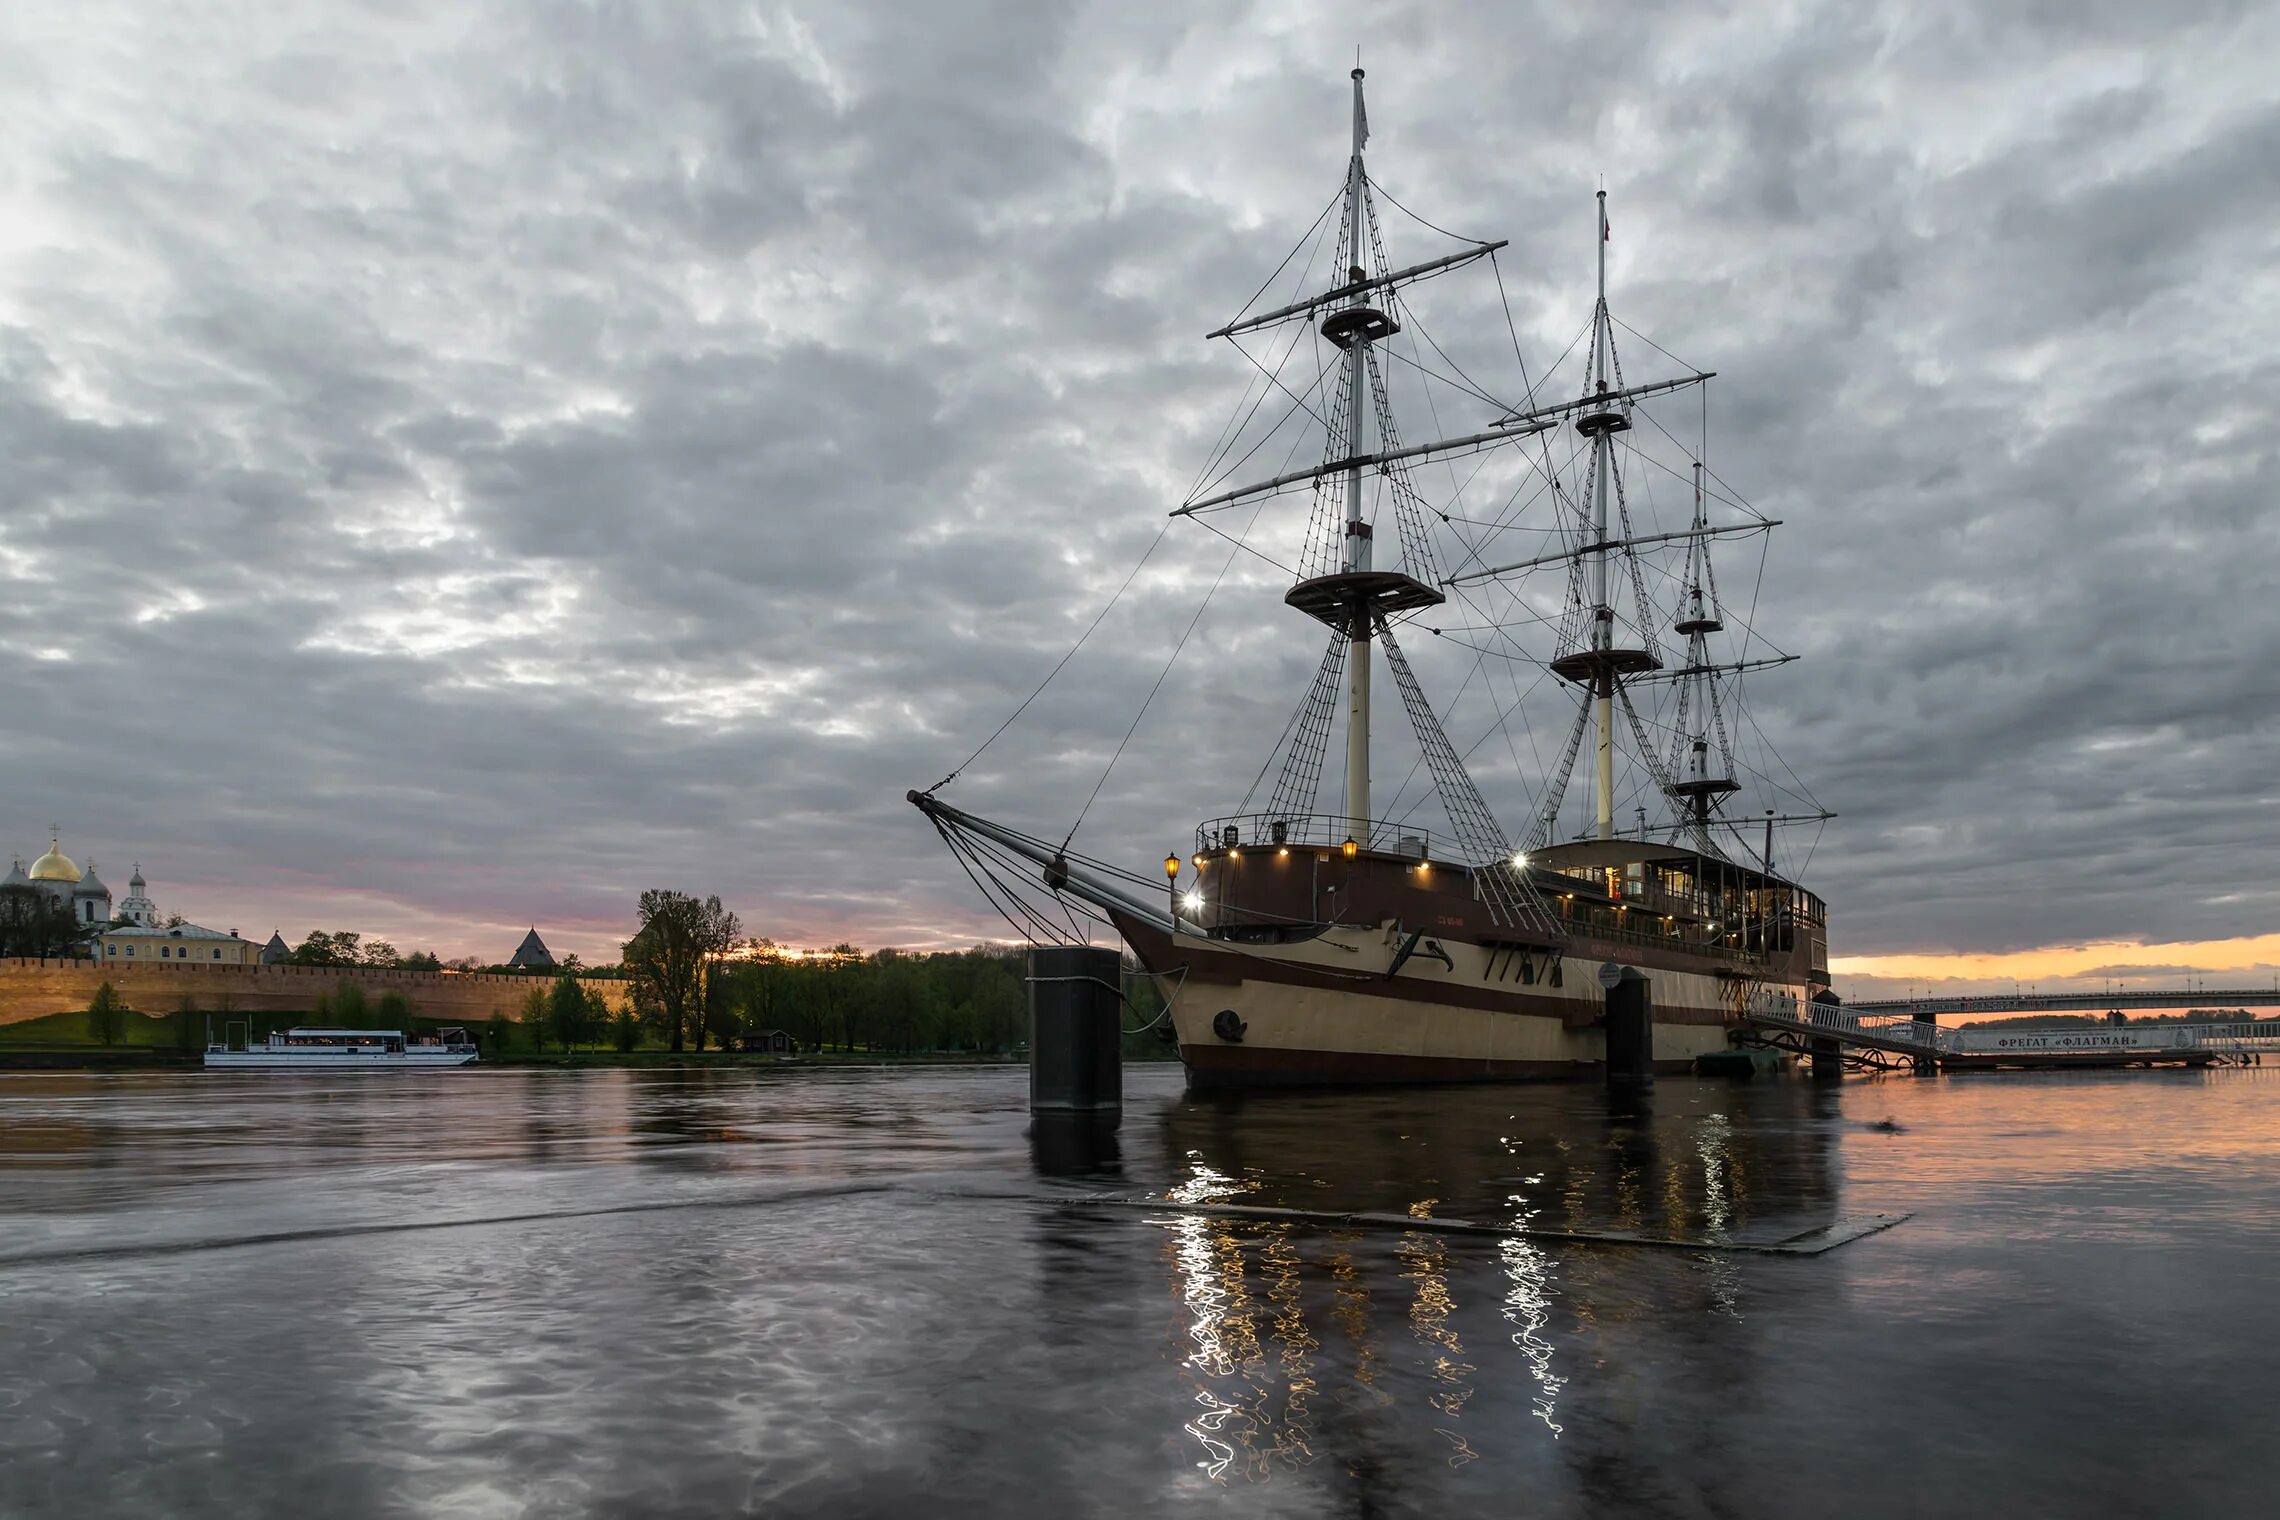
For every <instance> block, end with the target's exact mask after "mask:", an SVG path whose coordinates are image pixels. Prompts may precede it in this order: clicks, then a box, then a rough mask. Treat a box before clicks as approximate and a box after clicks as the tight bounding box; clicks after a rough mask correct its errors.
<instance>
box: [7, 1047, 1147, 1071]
mask: <svg viewBox="0 0 2280 1520" xmlns="http://www.w3.org/2000/svg"><path fill="white" fill-rule="evenodd" d="M202 1055H203V1052H202V1051H196V1050H178V1049H171V1048H159V1047H152V1046H144V1045H133V1046H130V1045H114V1046H111V1047H109V1048H107V1049H106V1048H104V1047H101V1046H86V1047H74V1046H55V1047H48V1048H42V1047H39V1046H26V1047H17V1048H14V1049H10V1048H8V1047H6V1046H0V1072H18V1071H183V1070H203V1069H204V1068H203V1067H202V1066H201V1065H200V1064H199V1061H200V1057H201V1056H202ZM1171 1060H1172V1058H1171V1057H1170V1056H1165V1057H1161V1058H1159V1059H1152V1060H1142V1059H1135V1058H1133V1057H1130V1056H1127V1057H1126V1058H1125V1063H1124V1064H1126V1065H1127V1066H1153V1065H1160V1064H1166V1063H1169V1062H1170V1061H1171ZM1027 1061H1028V1058H1027V1057H1026V1056H1017V1055H995V1056H993V1055H976V1054H973V1053H972V1052H965V1053H953V1052H939V1053H931V1054H910V1055H894V1054H888V1053H884V1052H882V1053H879V1054H872V1053H870V1052H867V1051H831V1052H827V1053H824V1054H818V1055H797V1056H782V1055H762V1054H758V1053H750V1054H747V1053H746V1052H744V1051H738V1050H730V1051H719V1050H708V1051H705V1052H704V1053H703V1054H701V1055H700V1054H698V1053H697V1052H696V1051H693V1050H685V1051H681V1052H679V1053H675V1052H673V1051H669V1050H635V1051H629V1052H624V1053H620V1052H618V1051H614V1050H575V1051H565V1052H560V1053H555V1052H538V1053H531V1052H517V1053H515V1054H513V1055H508V1056H498V1057H492V1056H488V1055H486V1056H484V1057H483V1058H482V1059H481V1060H480V1061H479V1062H477V1063H476V1064H475V1065H474V1066H472V1067H461V1068H457V1069H459V1070H463V1071H465V1070H475V1071H479V1070H482V1069H483V1068H485V1067H489V1068H492V1069H494V1070H504V1069H509V1068H512V1069H530V1068H546V1067H554V1068H563V1069H572V1068H609V1067H622V1068H626V1069H629V1070H640V1069H645V1068H656V1067H670V1068H679V1069H689V1068H696V1069H717V1068H722V1067H735V1068H738V1069H747V1068H750V1069H767V1070H781V1071H799V1070H802V1069H807V1070H827V1069H835V1068H837V1069H845V1068H851V1067H860V1068H873V1069H875V1068H878V1067H882V1066H903V1067H910V1068H913V1069H923V1068H929V1067H941V1068H957V1067H979V1066H990V1067H998V1066H1023V1065H1026V1064H1027Z"/></svg>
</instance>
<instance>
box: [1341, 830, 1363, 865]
mask: <svg viewBox="0 0 2280 1520" xmlns="http://www.w3.org/2000/svg"><path fill="white" fill-rule="evenodd" d="M1338 853H1339V854H1341V855H1343V856H1345V857H1346V858H1347V859H1348V860H1352V859H1353V858H1354V857H1355V856H1356V855H1359V854H1361V853H1362V847H1361V846H1360V845H1358V844H1356V843H1354V838H1353V836H1352V835H1351V834H1349V835H1347V836H1346V842H1345V843H1344V844H1342V845H1340V846H1338Z"/></svg>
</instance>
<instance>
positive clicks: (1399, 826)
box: [1195, 813, 1478, 865]
mask: <svg viewBox="0 0 2280 1520" xmlns="http://www.w3.org/2000/svg"><path fill="white" fill-rule="evenodd" d="M1349 839H1351V840H1352V841H1354V843H1355V845H1356V846H1357V847H1359V848H1361V849H1364V850H1380V851H1384V852H1386V853H1388V854H1401V855H1414V856H1417V857H1418V858H1420V859H1429V860H1432V861H1434V862H1435V863H1437V864H1443V865H1451V864H1454V865H1462V864H1466V863H1467V862H1466V861H1465V857H1464V855H1463V853H1462V852H1461V851H1460V850H1459V849H1458V847H1457V842H1456V840H1455V839H1453V838H1451V837H1450V836H1449V835H1447V834H1445V833H1444V834H1436V833H1434V832H1433V831H1432V830H1431V829H1423V828H1418V827H1416V826H1414V825H1412V824H1407V823H1400V822H1397V821H1395V820H1393V819H1390V818H1371V819H1365V820H1363V821H1362V823H1361V824H1359V825H1357V824H1356V823H1355V821H1354V820H1353V819H1351V818H1348V817H1347V816H1346V815H1345V814H1343V813H1234V814H1230V815H1229V816H1227V817H1225V818H1208V819H1206V820H1204V821H1203V822H1202V823H1200V824H1197V825H1196V830H1195V844H1196V848H1197V849H1198V850H1223V849H1229V848H1237V849H1253V848H1258V847H1262V846H1263V847H1266V848H1269V849H1273V848H1278V847H1282V846H1289V847H1292V848H1299V847H1305V848H1309V849H1332V850H1336V849H1341V848H1343V847H1344V846H1345V843H1346V841H1347V840H1349ZM1472 863H1473V864H1478V862H1472Z"/></svg>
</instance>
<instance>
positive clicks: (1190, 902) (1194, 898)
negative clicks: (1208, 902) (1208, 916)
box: [1180, 890, 1203, 913]
mask: <svg viewBox="0 0 2280 1520" xmlns="http://www.w3.org/2000/svg"><path fill="white" fill-rule="evenodd" d="M1180 906H1181V907H1183V908H1185V909H1187V910H1188V911H1189V912H1190V913H1200V912H1202V911H1203V894H1202V893H1201V892H1197V891H1193V890H1190V891H1189V893H1188V895H1187V896H1185V897H1183V898H1181V899H1180Z"/></svg>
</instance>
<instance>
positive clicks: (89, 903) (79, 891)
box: [0, 831, 150, 933]
mask: <svg viewBox="0 0 2280 1520" xmlns="http://www.w3.org/2000/svg"><path fill="white" fill-rule="evenodd" d="M62 837H63V836H62V834H61V832H60V831H50V833H49V835H48V849H47V853H46V854H45V855H42V856H41V857H40V858H39V859H37V860H35V861H33V862H32V863H31V865H30V867H28V868H27V867H26V866H25V865H24V857H23V856H22V855H18V856H16V857H15V859H14V862H13V863H12V864H11V866H10V867H9V871H8V876H7V879H6V880H5V881H0V887H36V888H38V889H39V890H40V891H42V892H45V893H46V894H47V895H48V896H49V897H51V898H53V899H54V900H55V901H56V902H58V903H61V904H63V905H64V906H66V907H68V908H69V909H70V910H71V921H72V923H73V924H75V925H77V926H79V927H80V928H82V929H84V930H86V931H87V932H89V933H93V932H94V931H95V930H97V929H100V928H102V927H103V926H104V925H106V924H108V923H110V922H111V920H112V918H113V917H114V916H115V915H114V914H113V913H112V911H111V889H110V888H109V887H106V886H104V885H103V879H102V878H101V877H99V876H97V875H96V874H95V862H94V861H92V860H90V861H88V862H87V866H86V869H84V870H82V869H81V868H80V867H79V865H78V864H77V863H76V862H75V861H73V860H72V858H71V857H70V856H69V855H66V854H64V853H63V843H62ZM129 885H130V886H131V888H132V889H133V896H131V897H129V898H128V899H127V901H128V902H129V903H130V904H132V903H134V902H135V900H136V899H137V898H141V899H142V902H141V906H143V907H144V908H146V909H148V908H149V902H150V900H149V899H148V898H144V897H142V890H143V879H142V868H141V867H139V866H138V867H136V868H135V879H134V880H133V881H132V882H131V883H129Z"/></svg>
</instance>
